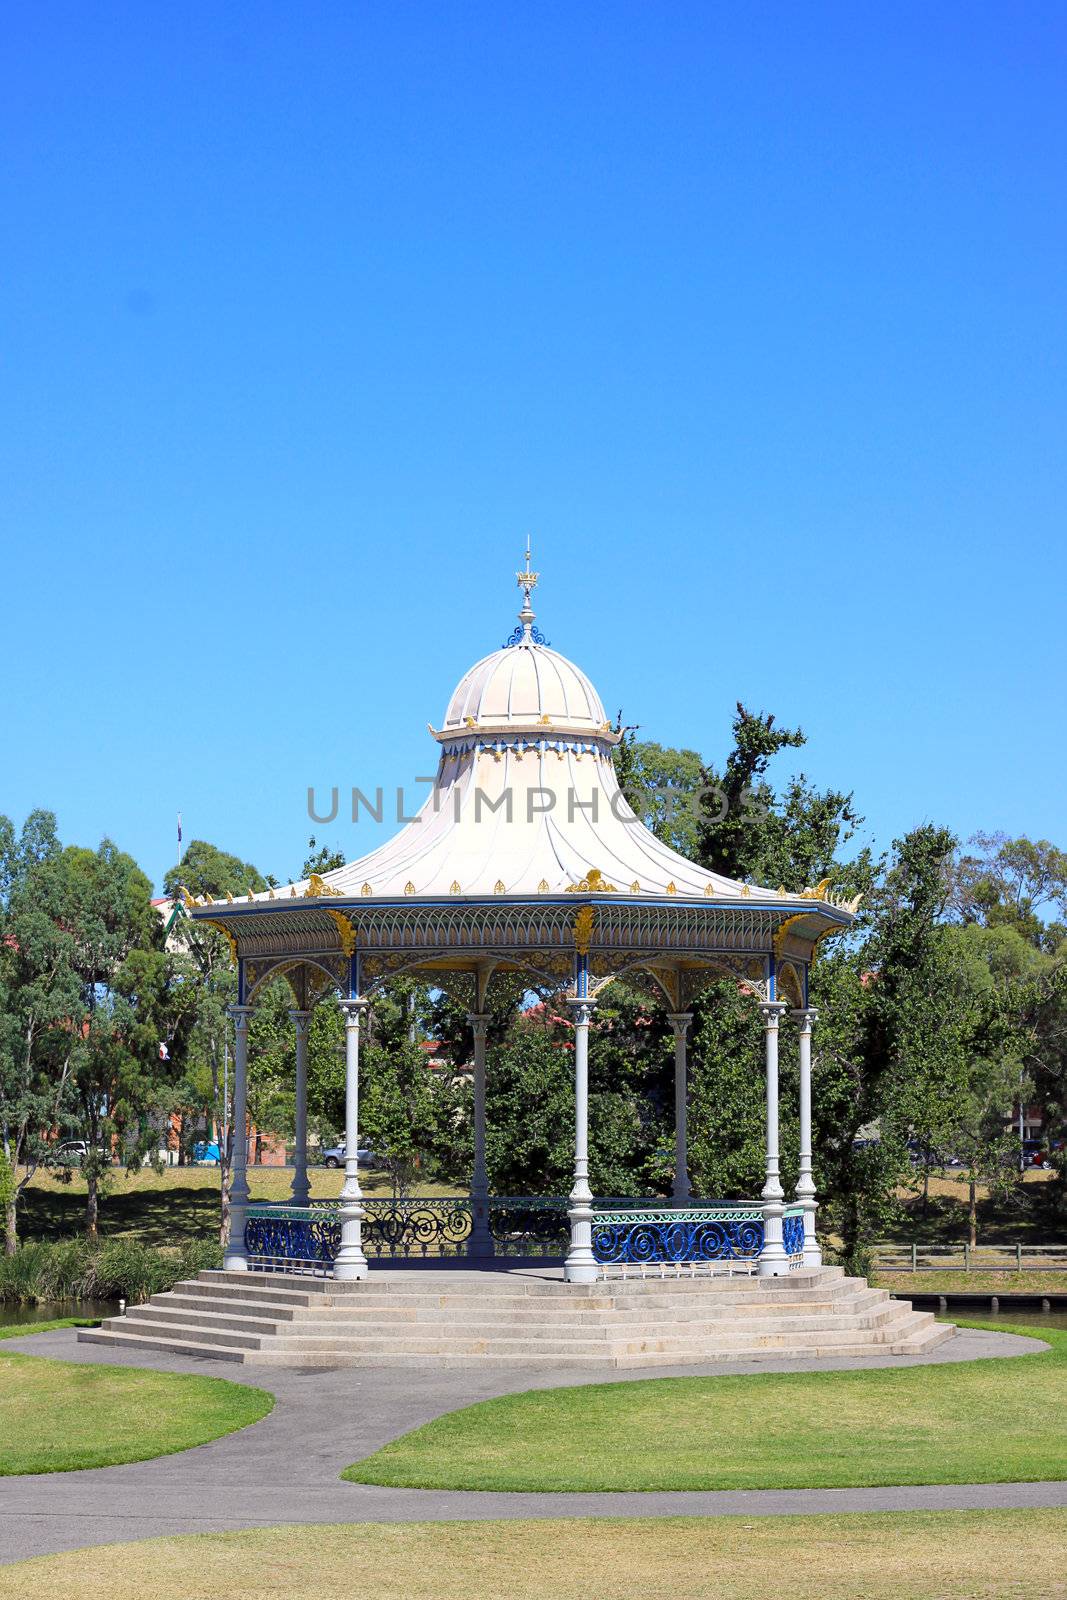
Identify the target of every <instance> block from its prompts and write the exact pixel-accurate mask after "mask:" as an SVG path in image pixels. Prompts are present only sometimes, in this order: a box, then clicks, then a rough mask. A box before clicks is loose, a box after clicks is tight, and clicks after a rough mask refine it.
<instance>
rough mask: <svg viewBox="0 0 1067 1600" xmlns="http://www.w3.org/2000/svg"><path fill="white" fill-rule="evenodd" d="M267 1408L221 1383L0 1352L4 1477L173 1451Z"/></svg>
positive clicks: (268, 1398)
mask: <svg viewBox="0 0 1067 1600" xmlns="http://www.w3.org/2000/svg"><path fill="white" fill-rule="evenodd" d="M20 1331H21V1332H22V1333H28V1332H31V1331H34V1332H40V1331H41V1325H40V1324H37V1325H36V1327H35V1328H33V1329H29V1328H22V1329H21V1330H20ZM273 1405H274V1398H273V1396H272V1395H269V1394H267V1393H265V1392H264V1391H263V1390H262V1389H253V1388H249V1387H248V1386H246V1385H244V1384H238V1383H228V1382H226V1380H225V1379H222V1378H199V1377H184V1376H180V1375H178V1374H175V1373H170V1372H147V1371H143V1370H142V1369H140V1368H138V1367H105V1366H89V1365H84V1366H83V1365H81V1364H80V1363H76V1362H71V1361H50V1360H46V1359H45V1358H43V1357H41V1356H23V1355H14V1354H9V1353H3V1354H0V1476H8V1475H10V1474H11V1473H16V1472H73V1471H75V1470H76V1469H77V1468H80V1467H114V1466H118V1465H119V1464H120V1463H121V1462H124V1461H147V1460H149V1459H150V1458H151V1457H152V1456H165V1455H171V1454H173V1452H174V1451H176V1450H188V1449H189V1448H190V1446H192V1445H196V1444H206V1443H207V1441H208V1440H209V1439H218V1438H219V1437H220V1436H221V1435H222V1434H224V1433H233V1432H234V1430H235V1429H237V1428H244V1427H247V1425H248V1424H249V1423H250V1422H258V1421H259V1419H260V1418H261V1417H265V1416H266V1415H267V1413H268V1411H270V1409H271V1407H272V1406H273ZM8 1570H9V1569H8Z"/></svg>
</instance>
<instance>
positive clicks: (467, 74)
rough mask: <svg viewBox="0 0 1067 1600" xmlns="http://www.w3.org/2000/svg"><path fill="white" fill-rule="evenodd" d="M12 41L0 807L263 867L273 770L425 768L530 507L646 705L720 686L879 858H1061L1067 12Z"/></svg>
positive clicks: (11, 20) (19, 24) (295, 18)
mask: <svg viewBox="0 0 1067 1600" xmlns="http://www.w3.org/2000/svg"><path fill="white" fill-rule="evenodd" d="M5 35H6V38H5V47H4V52H3V64H2V66H0V73H2V80H3V81H2V82H0V137H2V140H3V148H4V150H5V157H4V162H3V178H2V182H3V227H4V235H5V240H4V246H3V250H2V252H0V254H2V261H0V272H2V276H3V285H2V304H3V308H4V310H3V324H4V331H3V379H2V394H0V479H2V483H3V490H2V493H0V515H2V518H3V547H4V556H3V571H4V579H5V582H4V601H5V603H4V608H3V614H4V627H3V633H4V647H5V648H4V656H5V662H6V668H7V694H6V695H5V717H4V724H5V737H4V741H3V757H2V760H3V768H2V778H3V782H2V784H0V810H6V811H7V812H9V813H10V814H12V815H14V816H15V817H16V818H18V819H21V817H22V816H23V815H24V814H25V813H26V811H27V810H28V809H29V808H30V807H32V806H35V805H44V806H49V807H51V808H53V809H55V810H56V811H57V812H58V815H59V820H60V827H61V831H62V834H63V836H64V838H65V839H69V840H76V841H78V842H84V843H95V842H96V841H97V840H98V839H99V837H100V836H101V835H102V834H104V833H108V834H110V835H111V836H112V837H114V838H115V839H116V840H117V841H118V842H119V843H120V844H121V845H122V846H123V847H124V848H126V849H128V850H130V851H131V852H132V853H133V854H134V855H135V856H137V858H138V859H139V860H140V861H141V863H142V864H143V865H144V867H145V868H146V870H147V871H148V872H149V873H150V875H152V876H153V878H155V879H156V880H157V881H158V879H159V878H160V877H161V875H162V873H163V871H164V870H165V869H166V867H167V866H168V865H169V864H170V862H171V861H172V860H173V857H174V844H173V835H174V816H175V812H176V811H177V810H178V809H181V810H182V812H183V813H184V819H185V831H186V837H187V839H188V838H189V837H192V836H194V835H200V836H205V837H208V838H210V839H213V840H214V841H216V842H217V843H219V844H221V845H223V846H224V847H226V848H229V849H232V850H235V851H237V852H239V853H240V854H242V855H244V856H246V857H249V858H251V859H252V860H254V861H255V862H256V863H257V864H258V865H259V866H260V868H261V869H262V870H264V871H273V872H274V873H276V874H277V875H278V876H280V877H283V878H285V877H288V876H289V875H291V874H292V873H294V872H295V871H296V870H297V869H298V868H299V866H300V863H301V861H302V859H303V855H304V843H305V840H306V837H307V834H308V831H309V824H308V821H307V818H306V812H305V800H306V789H307V786H308V784H312V783H313V784H316V785H317V786H319V788H320V789H323V790H325V789H326V788H328V787H329V786H330V785H332V784H334V783H337V784H339V785H341V786H345V785H351V784H353V783H355V784H360V785H361V786H363V787H367V786H368V785H370V786H372V785H374V784H375V783H378V782H381V783H384V784H386V785H388V784H391V783H397V782H404V781H406V780H408V779H409V778H411V777H414V775H415V774H418V773H423V772H425V771H427V763H428V762H429V763H432V760H433V756H434V754H435V748H434V746H433V745H432V743H431V741H430V739H429V736H428V735H427V733H426V731H425V726H426V723H427V721H431V722H434V723H435V724H438V723H439V722H440V719H441V716H442V713H443V709H444V705H445V702H446V700H447V697H448V694H449V692H450V690H451V688H452V685H453V683H454V682H455V680H456V679H457V678H458V677H459V676H460V675H461V673H462V672H463V671H464V669H465V668H466V667H467V666H468V665H469V664H470V662H472V661H473V660H474V659H476V658H477V657H478V656H480V655H481V654H483V653H485V651H487V650H489V649H492V648H494V647H495V646H496V645H497V644H499V643H500V642H501V641H502V640H503V638H504V637H505V635H506V634H507V632H508V631H509V629H510V627H511V625H512V620H513V614H514V611H515V609H516V607H517V603H518V596H517V591H516V590H515V587H514V578H513V573H514V570H515V567H516V566H517V565H518V564H519V557H520V554H521V550H522V545H523V541H524V539H525V536H526V534H527V532H530V533H532V534H533V537H534V541H535V543H534V555H535V563H536V565H537V566H538V567H539V568H540V570H541V573H542V582H541V586H540V588H539V590H538V592H537V601H538V613H539V621H540V622H541V623H542V625H543V626H544V628H545V631H546V632H547V634H548V636H549V637H550V639H551V640H552V643H553V644H554V645H555V646H556V647H557V648H559V649H561V650H563V651H564V652H565V653H566V654H568V655H570V656H571V657H572V658H573V659H575V660H576V661H578V662H579V664H580V665H582V666H583V667H584V668H585V669H586V670H587V671H588V672H589V674H590V676H591V677H592V678H593V681H594V682H595V683H596V684H597V685H598V687H599V688H600V690H601V693H602V695H603V698H604V700H605V703H606V704H607V706H608V707H609V709H610V711H611V712H612V713H614V712H615V710H616V709H617V708H618V707H620V706H621V707H622V708H623V711H624V713H625V717H626V720H627V721H628V722H633V723H639V724H640V725H641V728H642V733H643V734H644V735H645V736H647V737H651V738H658V739H659V740H661V741H662V742H664V743H686V744H690V745H695V746H697V747H699V748H701V749H702V750H704V751H705V752H706V753H707V754H709V755H711V756H716V755H721V754H722V753H723V751H724V749H725V747H726V744H727V740H728V734H729V719H730V714H731V711H732V707H733V705H734V702H735V701H736V700H737V699H738V698H742V699H743V700H744V701H745V702H746V703H747V704H749V705H751V706H753V707H762V708H765V709H773V710H774V711H775V712H776V713H777V715H778V718H779V720H781V721H784V722H787V723H791V724H792V723H800V724H801V725H802V726H803V727H804V729H805V730H806V732H807V733H808V735H809V744H808V746H807V749H806V750H805V751H804V752H803V763H802V764H803V765H804V767H805V768H806V770H807V771H808V772H809V773H810V774H811V776H812V777H813V778H814V779H816V780H817V781H818V782H820V783H826V784H831V783H832V784H835V785H840V786H845V787H852V788H854V790H855V792H856V796H857V801H858V803H859V806H860V808H861V810H863V811H864V812H865V814H866V816H867V818H868V819H869V828H868V831H869V833H870V834H871V835H872V836H873V838H874V839H875V840H876V842H878V843H879V844H887V843H888V842H889V840H890V839H891V838H892V837H893V836H894V835H895V834H898V833H900V832H901V831H902V830H904V829H906V828H908V827H910V826H912V825H914V824H915V823H917V822H919V821H922V820H925V819H933V820H936V821H944V822H946V823H948V824H949V825H951V826H952V827H953V828H955V829H956V830H958V831H959V832H960V833H962V834H963V835H967V834H969V833H971V832H972V831H974V830H975V829H977V828H1004V829H1006V830H1009V831H1011V832H1027V833H1030V834H1032V835H1036V836H1051V837H1052V838H1054V839H1057V840H1058V842H1059V843H1060V844H1065V843H1067V826H1065V820H1067V819H1065V816H1064V800H1063V797H1064V793H1065V789H1067V757H1065V753H1064V736H1063V735H1064V728H1063V710H1062V706H1063V631H1064V630H1063V619H1064V599H1065V594H1064V576H1063V573H1064V544H1065V541H1064V507H1065V502H1067V495H1065V489H1067V468H1065V455H1064V438H1065V421H1067V404H1065V362H1064V354H1065V349H1064V346H1065V332H1064V327H1065V319H1064V308H1065V290H1067V283H1065V278H1067V225H1065V185H1064V178H1063V175H1064V172H1065V171H1067V137H1065V135H1067V93H1065V88H1067V71H1065V66H1067V61H1065V57H1067V13H1065V12H1064V10H1063V8H1062V6H1059V5H1041V4H1027V5H1026V6H1005V5H1002V4H1001V5H981V4H970V3H969V4H956V3H949V4H940V5H938V6H930V5H927V4H924V5H918V4H916V5H907V4H894V5H892V6H889V5H880V6H879V5H870V6H862V7H860V6H855V5H852V4H817V3H816V4H809V5H805V6H802V7H801V6H788V5H786V4H784V3H778V4H770V3H769V4H764V5H760V6H751V5H742V4H733V5H726V4H714V3H711V0H700V3H693V4H689V3H685V0H671V3H666V0H641V3H630V0H612V3H611V4H607V3H590V4H584V5H576V4H573V3H570V4H553V3H545V0H538V3H536V4H535V3H514V0H512V3H503V4H502V3H500V0H494V3H491V4H469V3H467V4H465V3H462V0H450V3H449V4H448V5H447V6H446V5H441V4H438V3H432V4H431V3H421V0H409V3H406V4H404V5H403V6H397V5H394V4H387V3H377V4H367V3H359V0H323V3H317V4H311V5H300V6H298V5H293V4H288V5H282V4H278V3H269V0H267V3H264V0H256V3H247V4H222V3H213V4H199V3H185V4H183V5H182V6H180V7H170V8H164V7H160V6H145V5H143V4H141V3H139V0H138V3H136V4H133V3H131V4H118V3H108V0H101V3H100V4H98V5H94V6H92V7H85V6H83V5H75V4H56V3H49V0H36V3H35V4H34V5H32V6H22V7H19V8H16V9H15V10H12V11H9V12H8V14H7V17H6V21H5ZM787 770H788V768H787V765H786V764H783V767H782V775H783V776H784V774H785V772H786V771H787ZM322 831H324V832H325V834H326V836H327V837H328V838H329V839H331V840H333V839H337V840H338V841H339V842H340V843H341V844H343V845H344V846H345V848H346V849H347V850H348V852H349V853H350V854H352V855H354V854H357V853H360V852H361V851H362V850H363V849H366V848H369V847H370V846H371V845H372V844H374V843H375V842H377V837H376V836H375V835H374V834H373V833H372V831H371V830H370V828H369V827H368V825H367V824H366V823H363V824H361V825H360V826H359V827H357V828H352V827H351V826H346V827H335V828H333V829H326V830H320V832H322Z"/></svg>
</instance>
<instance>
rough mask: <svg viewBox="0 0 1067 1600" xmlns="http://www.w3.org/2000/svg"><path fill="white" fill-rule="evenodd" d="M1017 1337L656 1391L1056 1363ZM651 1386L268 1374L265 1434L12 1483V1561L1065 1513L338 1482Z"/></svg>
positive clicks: (43, 1349)
mask: <svg viewBox="0 0 1067 1600" xmlns="http://www.w3.org/2000/svg"><path fill="white" fill-rule="evenodd" d="M4 1348H5V1350H13V1351H24V1352H26V1353H27V1354H31V1355H41V1356H54V1357H57V1358H59V1359H62V1360H65V1361H78V1362H85V1363H89V1364H102V1365H109V1366H116V1365H123V1366H137V1367H151V1368H153V1369H154V1370H156V1371H159V1372H197V1373H202V1374H205V1375H208V1376H217V1377H221V1378H228V1379H229V1380H230V1381H234V1377H235V1371H234V1367H233V1366H232V1365H230V1364H229V1363H227V1362H214V1361H202V1360H196V1359H191V1358H189V1357H187V1356H178V1355H167V1354H163V1353H160V1354H157V1355H150V1354H147V1353H145V1352H142V1351H124V1350H120V1349H101V1348H98V1347H97V1346H93V1345H84V1344H82V1345H79V1344H78V1343H77V1342H76V1337H75V1333H74V1330H73V1329H61V1330H57V1331H56V1332H53V1333H41V1334H34V1335H29V1336H27V1337H25V1338H21V1339H13V1340H10V1341H5V1344H4ZM1046 1348H1047V1346H1045V1345H1044V1344H1043V1343H1042V1341H1041V1340H1040V1339H1028V1338H1020V1337H1018V1336H1016V1335H1013V1334H1004V1333H983V1332H979V1331H977V1330H972V1331H964V1332H960V1333H957V1334H956V1335H955V1337H954V1338H952V1339H951V1340H949V1341H948V1342H947V1343H946V1344H944V1345H941V1346H939V1347H938V1348H937V1349H935V1350H933V1351H931V1352H929V1353H928V1354H927V1355H925V1356H890V1355H883V1356H867V1357H850V1358H830V1359H823V1360H808V1361H790V1360H786V1359H783V1360H774V1361H760V1362H751V1361H737V1362H730V1363H723V1362H716V1363H714V1364H713V1365H711V1366H709V1367H707V1368H705V1369H702V1368H699V1367H691V1366H686V1367H679V1368H677V1369H673V1370H666V1371H665V1370H663V1369H659V1370H657V1372H656V1374H655V1375H656V1377H657V1378H660V1377H694V1376H701V1375H706V1376H710V1377H722V1376H724V1375H726V1374H732V1373H738V1372H795V1371H806V1372H816V1371H817V1372H825V1371H835V1370H850V1371H855V1370H863V1369H866V1368H869V1367H870V1368H873V1367H908V1366H925V1365H931V1364H935V1363H940V1362H943V1361H961V1360H980V1359H982V1358H984V1357H989V1356H1004V1355H1024V1354H1029V1353H1030V1352H1032V1351H1037V1350H1042V1349H1046ZM647 1377H648V1373H647V1372H634V1373H632V1374H631V1373H620V1372H619V1371H618V1369H616V1368H607V1367H606V1368H605V1370H604V1372H603V1373H602V1374H598V1373H596V1372H593V1371H589V1370H585V1371H583V1372H581V1373H575V1372H573V1371H570V1372H567V1371H560V1372H559V1373H556V1374H552V1373H546V1372H539V1373H537V1374H536V1375H531V1374H530V1373H529V1372H528V1371H526V1370H524V1369H523V1368H522V1367H521V1366H520V1367H516V1368H514V1369H510V1370H506V1369H503V1368H500V1367H497V1368H493V1369H489V1370H482V1371H477V1370H464V1369H448V1370H433V1369H431V1370H413V1369H412V1368H389V1367H375V1368H358V1367H357V1368H341V1369H336V1370H326V1371H322V1370H314V1371H299V1370H295V1371H294V1370H290V1369H275V1368H270V1369H261V1370H259V1371H257V1372H255V1373H252V1372H245V1371H243V1372H242V1373H241V1381H248V1380H251V1382H252V1383H253V1384H254V1385H255V1386H257V1387H260V1388H264V1389H268V1390H269V1391H270V1392H271V1393H272V1394H274V1395H275V1397H276V1404H275V1407H274V1410H273V1411H272V1413H271V1414H270V1416H269V1417H265V1418H264V1419H263V1421H262V1422H257V1423H255V1424H253V1426H252V1427H250V1428H244V1429H242V1430H241V1431H240V1432H238V1433H232V1434H229V1435H227V1436H226V1437H225V1438H223V1439H217V1440H215V1441H214V1443H212V1444H206V1445H200V1446H199V1447H198V1448H196V1449H194V1450H186V1451H183V1452H182V1453H181V1454H179V1455H173V1456H162V1457H159V1458H157V1459H156V1460H154V1461H143V1462H137V1463H133V1464H131V1465H129V1466H124V1467H103V1468H98V1469H96V1470H94V1471H88V1472H61V1473H51V1474H43V1475H35V1476H27V1477H16V1478H0V1561H5V1562H7V1561H17V1560H20V1559H22V1558H23V1557H26V1556H34V1555H45V1554H48V1553H50V1552H53V1551H59V1550H73V1549H78V1548H80V1547H82V1546H86V1545H99V1544H110V1543H114V1542H125V1541H128V1540H133V1539H147V1538H151V1537H153V1536H155V1535H157V1534H175V1533H214V1532H222V1531H224V1530H229V1529H236V1528H252V1527H274V1526H277V1525H278V1524H279V1523H288V1522H310V1523H316V1522H317V1523H325V1522H422V1521H453V1520H457V1521H466V1520H478V1519H484V1518H509V1519H512V1518H519V1517H561V1516H562V1517H581V1516H605V1517H606V1516H616V1517H618V1516H623V1517H627V1516H632V1517H637V1516H770V1515H776V1514H780V1513H790V1514H810V1513H813V1512H820V1511H897V1510H965V1509H984V1508H989V1509H992V1508H1001V1507H1005V1508H1015V1507H1023V1506H1065V1505H1067V1483H1017V1484H982V1485H962V1486H951V1485H944V1486H940V1485H939V1486H929V1487H923V1486H920V1487H915V1488H879V1489H792V1490H730V1491H719V1492H715V1491H707V1492H682V1493H678V1492H672V1493H658V1492H649V1493H639V1494H632V1493H631V1494H504V1493H495V1492H493V1493H488V1492H477V1493H472V1492H470V1491H439V1490H426V1489H386V1488H376V1487H372V1486H369V1485H363V1484H354V1483H343V1482H341V1481H340V1479H339V1476H338V1474H339V1473H340V1472H341V1470H342V1469H343V1468H344V1467H346V1466H348V1465H349V1464H350V1463H351V1462H353V1461H356V1460H359V1459H360V1458H361V1457H362V1456H365V1455H368V1454H370V1452H371V1451H373V1450H376V1449H377V1448H378V1447H379V1446H380V1445H382V1444H385V1443H386V1442H387V1441H388V1440H390V1439H394V1438H396V1436H397V1435H398V1434H401V1433H405V1432H407V1430H408V1429H410V1428H413V1427H416V1426H418V1425H419V1424H420V1423H423V1422H427V1421H429V1420H430V1419H431V1418H433V1417H436V1416H439V1415H440V1414H441V1413H442V1412H445V1411H453V1410H455V1409H457V1408H458V1407H460V1406H465V1405H470V1404H471V1403H472V1402H474V1401H476V1400H484V1399H489V1398H491V1397H492V1396H494V1395H500V1394H509V1393H515V1392H519V1391H522V1390H527V1389H544V1388H554V1387H561V1386H563V1385H567V1386H572V1385H578V1384H586V1383H593V1382H601V1381H604V1382H612V1383H619V1382H623V1383H625V1382H641V1381H645V1380H647Z"/></svg>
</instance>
